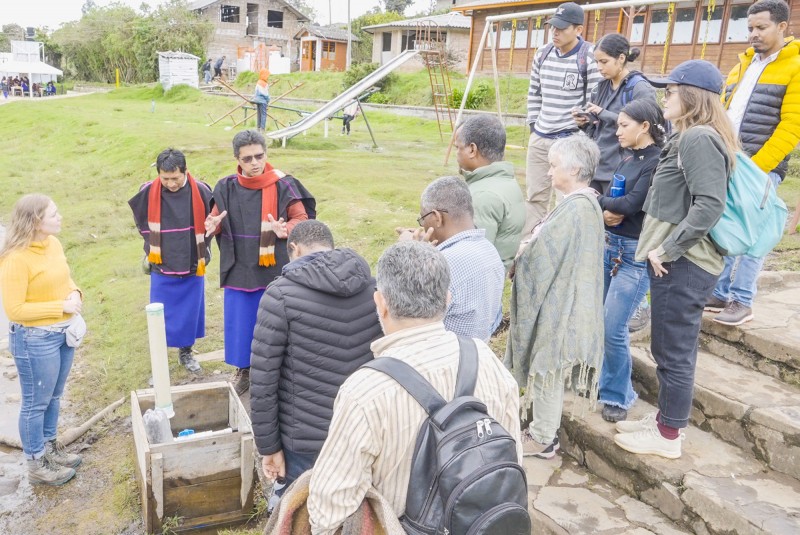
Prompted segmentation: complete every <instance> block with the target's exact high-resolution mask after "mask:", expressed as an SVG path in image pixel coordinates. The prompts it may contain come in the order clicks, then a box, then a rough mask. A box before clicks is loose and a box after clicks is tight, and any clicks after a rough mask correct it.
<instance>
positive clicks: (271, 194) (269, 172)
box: [238, 163, 286, 267]
mask: <svg viewBox="0 0 800 535" xmlns="http://www.w3.org/2000/svg"><path fill="white" fill-rule="evenodd" d="M238 175H239V184H241V185H242V187H245V188H247V189H260V190H261V235H260V237H259V242H258V265H259V266H265V267H270V266H274V265H275V239H276V237H275V233H274V232H273V231H272V223H270V222H269V219H268V216H269V215H270V214H272V217H273V219H275V220H277V219H278V188H277V186H275V183H276V182H277V181H278V180H280V179H281V178H283V177H284V176H286V175H285V174H283V173H282V172H280V171H278V170H277V169H275V168H273V167H272V166H271V165H270V164H268V163H267V164H265V166H264V172H263V173H262V174H260V175H258V176H252V177H250V176H244V175H243V174H242V168H241V167H239V169H238Z"/></svg>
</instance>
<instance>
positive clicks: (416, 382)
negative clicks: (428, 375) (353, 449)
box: [361, 357, 447, 416]
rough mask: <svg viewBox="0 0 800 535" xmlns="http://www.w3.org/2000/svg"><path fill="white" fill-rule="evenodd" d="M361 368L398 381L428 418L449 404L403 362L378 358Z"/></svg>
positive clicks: (389, 358)
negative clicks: (383, 374) (369, 369)
mask: <svg viewBox="0 0 800 535" xmlns="http://www.w3.org/2000/svg"><path fill="white" fill-rule="evenodd" d="M361 367H362V368H371V369H373V370H375V371H379V372H381V373H385V374H386V375H388V376H389V377H391V378H392V379H394V380H395V381H397V383H398V384H399V385H400V386H402V387H403V388H405V389H406V391H407V392H408V393H409V394H410V395H411V397H413V398H414V399H415V400H417V403H419V404H420V405H421V406H422V408H423V409H425V412H427V413H428V416H430V415H432V414H434V413H435V412H436V411H438V410H439V409H441V408H442V407H444V406H445V405H446V404H447V402H446V401H445V400H444V398H443V397H442V396H441V395H439V392H437V391H436V389H435V388H433V385H431V384H430V383H429V382H428V381H427V380H426V379H425V378H424V377H423V376H422V375H420V373H419V372H418V371H417V370H415V369H414V368H412V367H411V366H409V365H408V364H406V363H405V362H403V361H402V360H399V359H396V358H393V357H378V358H376V359H374V360H371V361H369V362H367V363H366V364H364V365H363V366H361Z"/></svg>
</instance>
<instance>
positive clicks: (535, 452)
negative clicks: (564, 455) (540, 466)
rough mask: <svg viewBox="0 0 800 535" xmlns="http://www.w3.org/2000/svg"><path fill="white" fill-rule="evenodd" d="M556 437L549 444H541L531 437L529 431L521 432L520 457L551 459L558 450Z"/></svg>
mask: <svg viewBox="0 0 800 535" xmlns="http://www.w3.org/2000/svg"><path fill="white" fill-rule="evenodd" d="M559 448H560V446H559V445H558V435H556V438H554V439H553V441H552V442H550V443H549V444H542V443H540V442H538V441H537V440H536V439H535V438H533V437H532V436H531V432H530V431H529V430H527V429H526V430H524V431H523V432H522V456H523V457H536V458H539V459H552V458H553V457H555V456H556V452H557V451H558V450H559Z"/></svg>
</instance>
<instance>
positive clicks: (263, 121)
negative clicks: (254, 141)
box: [256, 100, 269, 130]
mask: <svg viewBox="0 0 800 535" xmlns="http://www.w3.org/2000/svg"><path fill="white" fill-rule="evenodd" d="M267 106H269V100H267V102H265V103H264V104H256V111H257V112H258V126H257V128H258V129H259V130H265V129H266V128H267Z"/></svg>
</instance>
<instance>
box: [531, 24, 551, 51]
mask: <svg viewBox="0 0 800 535" xmlns="http://www.w3.org/2000/svg"><path fill="white" fill-rule="evenodd" d="M546 42H547V26H546V25H545V23H544V20H542V21H541V23H540V24H539V28H538V29H537V28H536V20H533V21H531V48H541V47H542V46H543V45H544V44H545V43H546Z"/></svg>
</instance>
